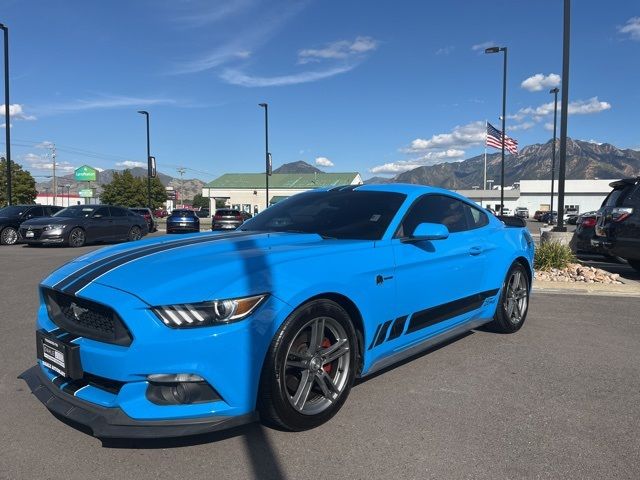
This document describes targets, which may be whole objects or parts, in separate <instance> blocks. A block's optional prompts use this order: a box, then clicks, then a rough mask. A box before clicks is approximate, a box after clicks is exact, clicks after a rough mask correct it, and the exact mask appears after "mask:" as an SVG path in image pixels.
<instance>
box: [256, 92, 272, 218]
mask: <svg viewBox="0 0 640 480" xmlns="http://www.w3.org/2000/svg"><path fill="white" fill-rule="evenodd" d="M258 106H260V107H262V108H264V161H265V171H264V173H265V176H264V177H265V185H266V191H267V203H266V207H265V208H269V175H271V172H270V170H271V169H270V168H269V105H268V104H267V103H259V104H258Z"/></svg>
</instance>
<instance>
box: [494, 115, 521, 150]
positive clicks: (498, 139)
mask: <svg viewBox="0 0 640 480" xmlns="http://www.w3.org/2000/svg"><path fill="white" fill-rule="evenodd" d="M486 144H487V147H493V148H497V149H499V150H501V149H502V132H501V131H500V130H498V129H497V128H496V127H494V126H493V125H491V124H490V123H489V122H487V141H486ZM504 149H505V150H506V151H508V152H509V153H511V154H513V155H517V154H518V141H517V140H516V139H514V138H511V137H509V136H508V135H506V136H505V137H504Z"/></svg>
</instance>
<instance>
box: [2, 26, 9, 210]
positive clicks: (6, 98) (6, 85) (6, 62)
mask: <svg viewBox="0 0 640 480" xmlns="http://www.w3.org/2000/svg"><path fill="white" fill-rule="evenodd" d="M0 29H1V30H2V31H3V32H4V134H5V144H6V146H7V148H6V152H7V204H8V205H11V118H10V111H9V28H8V27H7V26H6V25H4V24H2V23H0Z"/></svg>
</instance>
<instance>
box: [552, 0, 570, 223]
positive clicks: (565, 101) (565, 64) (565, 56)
mask: <svg viewBox="0 0 640 480" xmlns="http://www.w3.org/2000/svg"><path fill="white" fill-rule="evenodd" d="M570 43H571V0H564V29H563V35H562V102H561V104H560V167H559V170H560V171H559V172H558V224H557V225H556V228H555V231H556V232H565V231H566V230H567V229H566V227H565V226H564V180H565V174H566V164H567V117H568V114H569V46H570Z"/></svg>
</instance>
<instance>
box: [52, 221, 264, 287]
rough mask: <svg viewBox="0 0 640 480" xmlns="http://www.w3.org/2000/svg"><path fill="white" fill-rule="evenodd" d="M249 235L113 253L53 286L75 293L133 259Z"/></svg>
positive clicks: (229, 235) (180, 242)
mask: <svg viewBox="0 0 640 480" xmlns="http://www.w3.org/2000/svg"><path fill="white" fill-rule="evenodd" d="M249 235H254V232H251V233H249V232H246V233H245V232H243V233H234V234H228V235H215V236H213V237H207V238H193V239H189V240H183V241H179V242H171V243H169V244H161V245H152V246H149V247H145V248H141V249H137V250H134V251H128V252H123V253H120V254H118V255H113V256H111V257H107V258H105V259H102V260H100V261H97V262H94V263H93V264H91V265H87V267H84V268H82V269H80V270H79V271H78V272H76V273H74V274H72V275H70V276H69V277H67V278H66V279H64V280H63V281H61V282H59V283H58V284H56V285H55V286H54V288H55V289H57V290H61V291H63V292H64V293H68V294H71V295H75V294H76V293H77V292H78V291H80V290H81V289H82V288H84V287H86V286H87V285H88V284H89V283H91V282H92V281H93V280H95V279H96V278H98V277H99V276H101V275H104V274H105V273H107V272H109V271H110V270H113V269H115V268H118V267H120V266H121V265H123V264H125V263H128V262H131V261H133V260H137V259H140V258H143V257H146V256H149V255H153V254H155V253H159V252H164V251H167V250H172V249H175V248H180V247H186V246H191V245H199V244H201V243H209V242H217V241H219V240H224V239H230V238H238V237H246V236H249Z"/></svg>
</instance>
